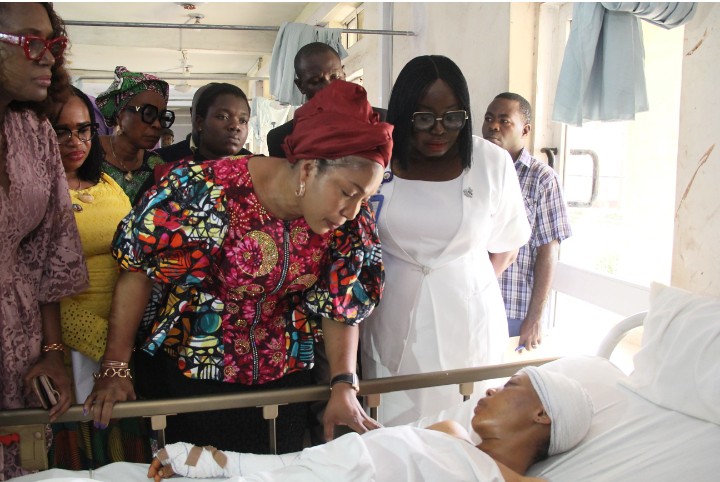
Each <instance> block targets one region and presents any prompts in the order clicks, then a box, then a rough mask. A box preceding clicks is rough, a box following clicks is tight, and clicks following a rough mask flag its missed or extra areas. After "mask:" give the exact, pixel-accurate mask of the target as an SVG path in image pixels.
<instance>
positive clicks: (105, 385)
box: [83, 377, 137, 429]
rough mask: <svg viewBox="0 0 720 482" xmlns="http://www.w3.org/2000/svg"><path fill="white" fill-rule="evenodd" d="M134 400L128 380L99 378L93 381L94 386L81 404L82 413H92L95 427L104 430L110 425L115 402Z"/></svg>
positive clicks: (132, 390)
mask: <svg viewBox="0 0 720 482" xmlns="http://www.w3.org/2000/svg"><path fill="white" fill-rule="evenodd" d="M136 398H137V397H136V396H135V389H134V388H133V384H132V381H131V379H130V378H127V377H126V378H123V377H105V378H99V379H97V380H95V386H94V387H93V389H92V392H90V395H88V397H87V399H86V400H85V403H84V404H83V413H84V414H88V413H92V418H93V420H94V421H95V427H97V428H101V429H104V428H107V426H108V425H109V424H110V419H111V418H112V411H113V407H114V406H115V403H116V402H125V401H127V400H135V399H136Z"/></svg>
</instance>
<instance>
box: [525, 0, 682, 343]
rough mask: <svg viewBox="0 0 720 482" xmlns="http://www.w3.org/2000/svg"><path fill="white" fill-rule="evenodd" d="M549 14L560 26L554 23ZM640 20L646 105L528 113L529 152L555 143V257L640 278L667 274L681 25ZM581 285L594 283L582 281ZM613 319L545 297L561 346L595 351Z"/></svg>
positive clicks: (548, 66) (560, 17)
mask: <svg viewBox="0 0 720 482" xmlns="http://www.w3.org/2000/svg"><path fill="white" fill-rule="evenodd" d="M557 5H558V4H555V5H554V6H553V5H549V4H545V5H544V6H543V7H541V17H540V18H541V20H540V22H541V23H540V25H541V28H540V32H541V33H540V35H541V38H540V41H539V44H538V69H537V78H538V87H537V88H538V91H537V93H536V97H537V99H538V100H539V99H546V102H547V99H551V98H553V97H554V84H553V83H554V82H556V81H557V75H558V74H559V70H560V65H561V63H562V62H561V59H562V57H561V52H562V50H563V49H562V47H563V46H564V43H565V42H566V40H567V33H568V32H569V26H570V17H571V13H572V4H560V6H559V7H558V6H557ZM543 22H546V24H545V26H544V28H543ZM553 23H554V25H555V26H556V27H560V28H559V29H558V28H556V30H555V32H553V31H552V30H553V29H552V24H553ZM548 24H550V25H548ZM641 24H642V29H643V37H644V44H645V77H646V82H647V93H648V102H649V107H650V110H649V111H648V112H642V113H638V114H637V115H636V118H635V120H633V121H620V122H603V123H600V122H584V123H583V126H582V127H571V126H566V125H564V124H560V123H558V122H552V121H550V115H551V109H552V105H551V104H550V105H548V104H545V105H537V107H536V114H537V115H538V116H542V117H541V118H537V117H536V118H535V126H537V127H538V128H539V131H540V132H537V130H536V134H535V144H534V151H535V155H536V157H538V158H543V159H548V158H546V156H545V154H543V153H541V149H543V148H547V147H551V148H557V152H556V154H555V155H553V156H552V157H554V158H555V166H554V167H555V169H556V171H557V172H558V174H559V175H560V177H561V179H562V183H563V189H564V194H565V198H566V200H567V202H568V204H569V216H570V223H571V228H572V231H573V235H572V237H571V238H569V239H567V240H566V241H564V242H563V243H562V245H561V249H560V262H561V263H563V264H566V265H569V266H572V267H576V268H580V269H583V270H587V271H588V272H591V273H597V276H604V277H612V278H615V279H617V280H619V281H620V282H623V283H628V284H632V285H639V286H643V287H646V286H648V285H649V284H650V282H651V281H659V282H662V283H666V284H669V283H670V274H671V266H672V247H673V231H674V207H675V190H676V188H675V176H676V168H677V145H678V131H679V112H680V84H681V73H682V57H683V55H682V47H683V28H676V29H672V30H665V29H662V28H660V27H656V26H654V25H651V24H649V23H647V22H641ZM558 30H559V31H562V32H564V33H561V34H558V33H557V31H558ZM543 32H544V34H543ZM543 35H544V37H543ZM543 42H544V44H543ZM545 152H547V150H545ZM583 289H584V290H587V291H592V290H594V289H597V288H596V286H593V285H592V284H588V286H584V287H583ZM622 318H624V316H621V315H619V314H617V313H613V312H610V311H607V310H605V309H602V308H598V307H597V306H593V305H592V304H590V303H586V302H584V301H580V300H578V299H577V298H573V297H570V296H567V295H564V294H562V293H557V294H556V295H555V296H554V297H553V300H552V302H551V314H550V319H549V326H550V327H551V330H550V333H551V335H550V336H551V337H553V336H555V337H557V338H560V339H561V340H557V341H561V343H560V344H561V345H562V346H563V347H564V348H563V349H564V353H563V354H565V353H568V352H571V351H573V352H586V353H594V350H595V349H596V347H597V345H598V344H599V342H600V340H601V339H602V337H603V336H604V334H605V332H606V331H607V330H608V329H609V328H610V327H611V326H612V325H613V324H615V323H617V322H618V321H620V320H621V319H622Z"/></svg>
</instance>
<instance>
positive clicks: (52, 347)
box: [42, 343, 65, 353]
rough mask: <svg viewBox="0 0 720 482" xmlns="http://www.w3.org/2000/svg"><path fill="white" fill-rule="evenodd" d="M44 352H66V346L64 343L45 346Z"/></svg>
mask: <svg viewBox="0 0 720 482" xmlns="http://www.w3.org/2000/svg"><path fill="white" fill-rule="evenodd" d="M42 351H43V352H44V353H47V352H49V351H65V345H63V344H62V343H51V344H49V345H43V347H42Z"/></svg>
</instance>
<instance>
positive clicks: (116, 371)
mask: <svg viewBox="0 0 720 482" xmlns="http://www.w3.org/2000/svg"><path fill="white" fill-rule="evenodd" d="M115 377H118V378H130V379H131V380H132V373H131V372H130V369H129V368H112V367H110V368H105V369H104V370H102V371H99V372H95V373H93V378H94V379H95V380H100V379H101V378H115Z"/></svg>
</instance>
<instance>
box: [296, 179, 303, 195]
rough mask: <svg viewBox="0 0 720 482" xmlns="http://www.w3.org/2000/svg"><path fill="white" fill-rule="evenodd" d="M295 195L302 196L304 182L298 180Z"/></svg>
mask: <svg viewBox="0 0 720 482" xmlns="http://www.w3.org/2000/svg"><path fill="white" fill-rule="evenodd" d="M295 195H296V196H297V197H303V196H304V195H305V182H304V181H300V186H298V188H297V189H296V190H295Z"/></svg>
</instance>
